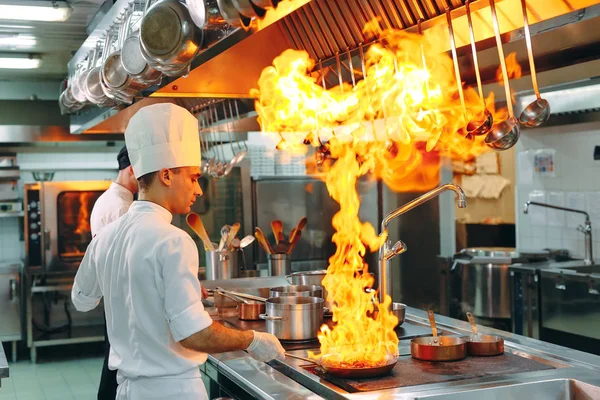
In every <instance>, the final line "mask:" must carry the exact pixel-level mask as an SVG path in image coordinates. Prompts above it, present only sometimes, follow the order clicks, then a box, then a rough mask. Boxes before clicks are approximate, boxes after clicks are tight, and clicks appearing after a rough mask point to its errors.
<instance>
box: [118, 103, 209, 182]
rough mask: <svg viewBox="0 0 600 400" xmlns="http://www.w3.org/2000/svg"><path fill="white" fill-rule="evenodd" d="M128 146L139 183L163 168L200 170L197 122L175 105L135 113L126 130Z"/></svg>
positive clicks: (187, 112) (160, 105)
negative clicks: (149, 174) (146, 176)
mask: <svg viewBox="0 0 600 400" xmlns="http://www.w3.org/2000/svg"><path fill="white" fill-rule="evenodd" d="M125 145H126V146H127V151H128V152H129V159H130V160H131V166H132V167H133V173H134V175H135V177H136V179H137V178H139V177H140V176H143V175H146V174H148V173H150V172H156V171H160V170H161V169H163V168H177V167H195V166H200V139H199V135H198V120H197V119H196V118H195V117H194V116H193V115H192V114H191V113H190V112H189V111H188V110H186V109H185V108H183V107H179V106H176V105H175V104H172V103H159V104H153V105H151V106H147V107H144V108H141V109H140V110H139V111H138V112H137V113H135V115H134V116H133V117H132V118H131V120H130V121H129V124H128V125H127V129H126V130H125Z"/></svg>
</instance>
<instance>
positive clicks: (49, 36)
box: [0, 0, 112, 80]
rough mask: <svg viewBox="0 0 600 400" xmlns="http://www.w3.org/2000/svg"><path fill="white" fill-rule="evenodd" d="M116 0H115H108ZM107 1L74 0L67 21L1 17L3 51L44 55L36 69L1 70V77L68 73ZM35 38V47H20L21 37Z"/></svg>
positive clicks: (46, 76) (49, 76) (55, 76)
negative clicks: (70, 64) (73, 59)
mask: <svg viewBox="0 0 600 400" xmlns="http://www.w3.org/2000/svg"><path fill="white" fill-rule="evenodd" d="M108 1H109V2H110V3H112V0H108ZM103 2H104V1H103V0H72V1H69V4H70V5H71V7H72V8H73V13H72V14H71V17H70V18H69V19H68V20H67V21H65V22H36V21H8V20H0V52H1V53H7V52H17V53H34V54H40V55H41V58H42V65H41V67H40V68H39V69H34V70H8V69H0V80H23V79H28V80H29V79H31V80H36V79H61V78H64V77H66V75H67V63H68V61H69V60H70V59H71V56H72V54H73V52H75V51H76V50H77V49H78V48H79V47H80V46H81V44H82V43H83V41H84V40H85V39H86V38H87V33H86V26H87V24H88V23H89V22H90V21H91V20H92V18H93V17H94V15H95V14H96V12H97V11H98V9H99V7H100V6H101V5H102V3H103ZM29 37H33V38H34V39H35V41H36V43H35V45H33V46H32V47H30V46H27V47H22V46H21V47H18V46H15V45H14V44H15V42H19V41H20V40H19V39H20V38H29Z"/></svg>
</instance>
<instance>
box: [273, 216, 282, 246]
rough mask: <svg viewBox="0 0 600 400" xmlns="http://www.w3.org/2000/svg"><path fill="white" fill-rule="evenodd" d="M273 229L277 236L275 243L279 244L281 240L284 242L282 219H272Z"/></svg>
mask: <svg viewBox="0 0 600 400" xmlns="http://www.w3.org/2000/svg"><path fill="white" fill-rule="evenodd" d="M271 229H272V230H273V235H274V236H275V243H276V244H279V242H283V241H284V240H285V238H284V237H283V222H281V221H280V220H278V219H277V220H275V221H271Z"/></svg>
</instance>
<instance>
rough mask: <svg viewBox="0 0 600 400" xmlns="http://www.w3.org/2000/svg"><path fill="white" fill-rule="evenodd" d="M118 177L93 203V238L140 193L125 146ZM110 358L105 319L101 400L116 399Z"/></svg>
mask: <svg viewBox="0 0 600 400" xmlns="http://www.w3.org/2000/svg"><path fill="white" fill-rule="evenodd" d="M117 163H118V164H119V174H118V175H117V179H115V181H114V182H113V183H111V184H110V187H109V188H108V190H106V192H104V193H102V195H101V196H100V197H98V200H96V202H95V203H94V208H92V214H91V216H90V226H91V229H92V237H93V236H96V235H97V234H98V232H99V231H100V230H101V229H102V228H104V227H105V226H106V225H108V224H110V223H111V222H113V221H116V220H117V219H119V218H120V217H121V216H122V215H123V214H125V213H126V212H127V210H129V207H130V206H131V203H133V196H134V195H135V194H136V193H137V191H138V182H137V180H136V179H135V175H134V173H133V168H132V167H131V161H130V160H129V153H128V152H127V147H126V146H123V148H122V149H121V151H119V154H118V155H117ZM109 355H110V342H109V341H108V333H107V332H106V318H104V365H103V366H102V374H101V376H100V385H98V400H114V399H115V398H116V396H117V371H113V370H111V369H110V368H109V367H108V358H109Z"/></svg>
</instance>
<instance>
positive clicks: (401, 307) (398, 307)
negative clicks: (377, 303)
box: [367, 303, 406, 328]
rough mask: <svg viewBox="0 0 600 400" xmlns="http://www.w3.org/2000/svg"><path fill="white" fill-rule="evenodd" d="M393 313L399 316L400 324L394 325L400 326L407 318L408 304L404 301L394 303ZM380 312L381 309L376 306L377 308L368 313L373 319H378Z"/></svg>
mask: <svg viewBox="0 0 600 400" xmlns="http://www.w3.org/2000/svg"><path fill="white" fill-rule="evenodd" d="M391 311H392V314H394V315H395V316H396V317H397V318H398V324H397V325H396V326H394V328H397V327H399V326H400V325H402V324H403V323H404V320H405V318H406V304H402V303H392V310H391ZM378 314H379V310H378V309H377V307H375V310H374V311H373V312H372V313H369V312H367V315H368V316H370V317H371V318H373V319H377V315H378Z"/></svg>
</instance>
